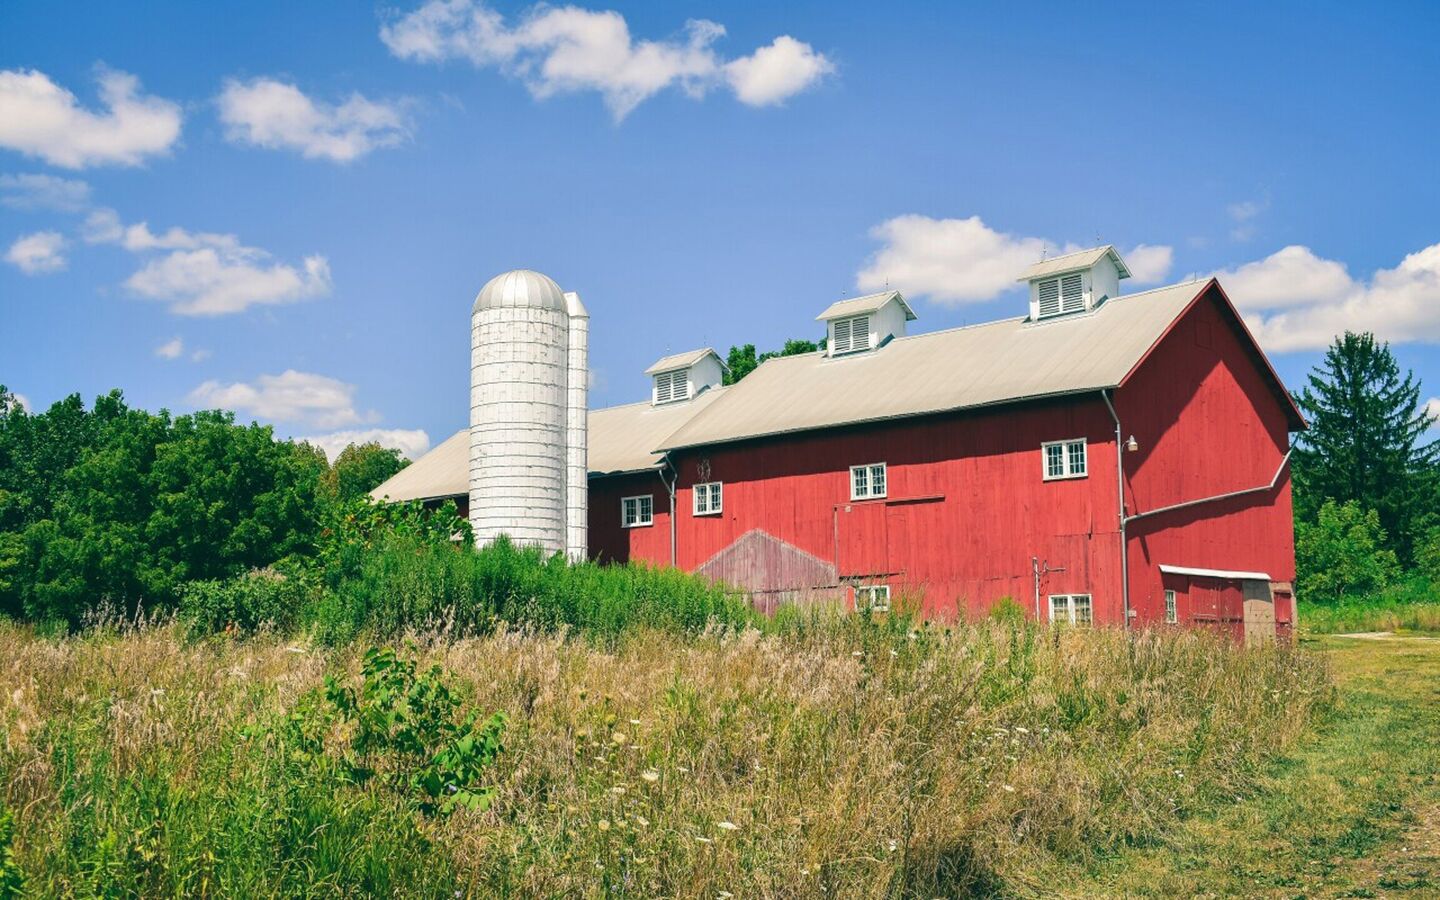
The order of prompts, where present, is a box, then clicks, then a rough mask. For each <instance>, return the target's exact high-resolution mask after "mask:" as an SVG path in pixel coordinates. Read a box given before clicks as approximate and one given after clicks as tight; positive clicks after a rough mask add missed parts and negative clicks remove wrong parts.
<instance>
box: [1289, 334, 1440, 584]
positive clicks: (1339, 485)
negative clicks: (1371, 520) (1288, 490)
mask: <svg viewBox="0 0 1440 900" xmlns="http://www.w3.org/2000/svg"><path fill="white" fill-rule="evenodd" d="M1296 399H1297V402H1298V403H1299V405H1300V409H1301V410H1302V411H1303V412H1304V413H1305V416H1306V418H1307V419H1308V420H1309V423H1310V429H1309V431H1306V432H1304V433H1303V434H1301V436H1300V439H1299V441H1298V443H1297V446H1296V448H1295V457H1294V460H1295V509H1296V516H1297V517H1298V518H1300V519H1301V520H1302V521H1305V522H1309V521H1312V520H1313V519H1314V518H1315V517H1316V515H1317V514H1318V513H1319V510H1320V507H1321V506H1322V505H1323V504H1324V503H1325V501H1327V500H1334V501H1336V502H1337V503H1342V504H1343V503H1347V502H1351V501H1353V502H1355V503H1357V504H1358V505H1359V506H1360V507H1361V508H1363V509H1373V510H1375V511H1376V513H1378V515H1379V522H1380V525H1381V527H1382V528H1383V529H1384V531H1385V533H1386V534H1388V535H1389V539H1388V541H1387V544H1386V546H1388V547H1389V548H1391V549H1393V550H1394V551H1395V552H1396V554H1397V555H1398V556H1399V557H1400V559H1401V560H1402V561H1403V562H1406V563H1409V562H1411V561H1412V560H1413V548H1414V546H1415V544H1416V542H1417V541H1418V540H1419V538H1420V537H1421V535H1422V534H1423V533H1424V531H1425V529H1426V528H1427V527H1428V526H1430V525H1431V524H1432V523H1431V522H1430V521H1428V519H1429V517H1430V516H1431V515H1433V512H1432V507H1433V504H1434V499H1435V489H1436V481H1437V479H1436V467H1437V458H1440V444H1437V443H1423V439H1424V436H1425V432H1426V431H1428V430H1429V429H1430V427H1431V425H1433V424H1434V421H1435V420H1434V418H1433V417H1432V416H1430V415H1429V414H1428V413H1427V412H1426V410H1425V408H1424V406H1423V404H1422V402H1421V399H1420V384H1419V382H1417V381H1416V380H1415V376H1414V373H1413V372H1406V373H1405V374H1404V376H1403V377H1402V376H1401V374H1400V367H1399V365H1398V364H1397V363H1396V362H1395V357H1394V355H1393V354H1391V352H1390V346H1389V344H1385V343H1378V342H1377V341H1376V340H1375V336H1374V335H1373V334H1370V333H1368V332H1366V333H1363V334H1355V333H1353V332H1348V331H1347V332H1346V333H1345V334H1344V335H1343V336H1342V337H1338V338H1336V339H1335V342H1334V343H1333V344H1332V345H1331V346H1330V349H1329V350H1327V351H1326V353H1325V359H1324V360H1323V361H1322V362H1321V364H1320V365H1319V366H1317V367H1316V369H1315V370H1314V371H1313V372H1311V373H1310V377H1309V383H1308V385H1307V386H1306V388H1305V390H1304V391H1302V392H1301V394H1300V396H1299V397H1298V398H1296Z"/></svg>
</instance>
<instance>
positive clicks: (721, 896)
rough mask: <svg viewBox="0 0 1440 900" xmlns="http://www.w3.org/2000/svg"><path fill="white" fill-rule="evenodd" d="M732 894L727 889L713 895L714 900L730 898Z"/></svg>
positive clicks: (728, 899)
mask: <svg viewBox="0 0 1440 900" xmlns="http://www.w3.org/2000/svg"><path fill="white" fill-rule="evenodd" d="M733 896H735V895H734V894H732V893H730V892H729V891H721V892H720V893H718V894H716V895H715V900H730V898H731V897H733Z"/></svg>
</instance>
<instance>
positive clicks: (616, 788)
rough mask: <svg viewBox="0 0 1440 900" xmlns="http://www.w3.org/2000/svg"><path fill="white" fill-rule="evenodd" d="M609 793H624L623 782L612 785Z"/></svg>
mask: <svg viewBox="0 0 1440 900" xmlns="http://www.w3.org/2000/svg"><path fill="white" fill-rule="evenodd" d="M610 793H612V794H623V793H625V785H623V784H617V785H615V786H614V787H612V788H611V789H610Z"/></svg>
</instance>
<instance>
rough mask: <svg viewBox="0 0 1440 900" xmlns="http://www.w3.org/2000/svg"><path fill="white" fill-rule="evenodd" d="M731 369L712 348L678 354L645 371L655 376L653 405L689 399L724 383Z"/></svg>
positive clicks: (658, 362) (651, 399)
mask: <svg viewBox="0 0 1440 900" xmlns="http://www.w3.org/2000/svg"><path fill="white" fill-rule="evenodd" d="M727 371H729V367H728V366H726V365H725V361H724V360H722V359H721V358H720V354H718V353H716V352H715V351H714V350H713V349H712V348H710V347H705V348H703V349H700V350H690V351H687V352H685V353H676V354H673V355H671V356H666V357H664V358H662V359H659V360H656V362H655V365H653V366H651V367H650V368H648V369H646V370H645V374H646V375H649V376H651V377H653V378H654V379H655V381H654V387H653V388H652V390H651V393H650V403H651V405H652V406H660V405H661V404H664V403H679V402H681V401H684V400H689V399H690V398H691V397H694V396H695V395H697V394H699V393H700V392H701V391H703V390H706V389H707V388H712V387H717V386H718V385H720V384H722V383H724V380H725V373H726V372H727Z"/></svg>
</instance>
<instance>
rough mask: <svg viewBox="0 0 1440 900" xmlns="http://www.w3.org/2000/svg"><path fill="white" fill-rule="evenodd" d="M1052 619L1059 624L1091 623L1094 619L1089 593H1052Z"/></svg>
mask: <svg viewBox="0 0 1440 900" xmlns="http://www.w3.org/2000/svg"><path fill="white" fill-rule="evenodd" d="M1050 621H1051V622H1054V623H1056V624H1057V625H1089V624H1091V623H1092V621H1093V617H1092V614H1091V607H1090V595H1089V594H1051V595H1050Z"/></svg>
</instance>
